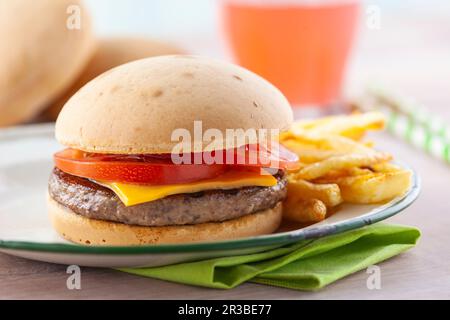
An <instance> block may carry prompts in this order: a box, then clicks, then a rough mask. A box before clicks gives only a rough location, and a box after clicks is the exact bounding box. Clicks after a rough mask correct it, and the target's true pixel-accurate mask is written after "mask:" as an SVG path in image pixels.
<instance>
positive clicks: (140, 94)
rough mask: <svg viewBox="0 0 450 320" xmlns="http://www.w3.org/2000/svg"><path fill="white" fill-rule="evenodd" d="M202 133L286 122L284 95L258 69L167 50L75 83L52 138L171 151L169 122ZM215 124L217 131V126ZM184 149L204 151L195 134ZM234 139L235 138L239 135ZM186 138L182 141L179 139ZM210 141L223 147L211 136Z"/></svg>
mask: <svg viewBox="0 0 450 320" xmlns="http://www.w3.org/2000/svg"><path fill="white" fill-rule="evenodd" d="M195 120H201V121H202V131H203V133H204V132H205V131H206V130H207V129H210V128H211V129H217V130H219V131H220V132H221V133H222V134H223V136H224V137H225V136H226V135H225V133H226V129H243V130H242V131H241V133H239V132H238V136H241V137H244V136H250V138H249V139H246V140H245V141H246V143H256V142H257V139H256V138H254V137H251V135H246V134H245V130H248V129H280V130H285V129H287V128H288V127H289V126H290V124H291V122H292V110H291V108H290V105H289V103H288V101H287V100H286V98H285V97H284V96H283V94H282V93H281V92H280V91H279V90H278V89H277V88H275V87H274V86H273V85H271V84H270V83H269V82H268V81H266V80H264V79H263V78H261V77H259V76H258V75H256V74H254V73H252V72H250V71H248V70H246V69H244V68H241V67H238V66H236V65H233V64H230V63H226V62H223V61H218V60H213V59H209V58H204V57H198V56H188V55H173V56H161V57H154V58H147V59H142V60H137V61H134V62H130V63H127V64H124V65H121V66H119V67H116V68H114V69H111V70H109V71H107V72H105V73H103V74H102V75H100V76H98V77H97V78H95V79H94V80H92V81H91V82H89V83H88V84H86V85H85V86H84V87H83V88H81V89H80V90H79V91H78V92H77V93H76V94H75V95H74V96H73V97H72V98H71V99H70V100H69V101H68V102H67V103H66V105H65V106H64V108H63V110H62V111H61V113H60V115H59V117H58V120H57V122H56V138H57V140H58V141H59V142H60V143H62V144H63V145H66V146H68V147H72V148H76V149H79V150H83V151H87V152H97V153H117V154H140V153H147V154H152V153H153V154H155V153H170V152H171V151H172V150H173V148H174V146H176V145H178V144H179V141H172V133H173V132H174V130H175V129H185V130H187V131H188V132H189V133H190V135H191V138H194V137H195V136H196V135H194V121H195ZM217 130H216V132H217ZM196 138H200V139H196V140H195V142H196V143H195V144H192V145H193V146H194V147H193V148H189V147H190V146H189V145H185V146H184V149H183V151H184V152H193V151H194V152H199V151H204V150H208V148H207V146H209V147H210V145H209V143H207V142H205V141H202V139H201V138H202V137H198V135H197V136H196ZM238 141H239V140H238ZM184 142H186V141H184ZM214 142H215V146H214V147H213V148H209V149H222V148H220V146H225V144H226V145H227V146H230V145H232V144H229V143H230V141H226V139H225V138H224V139H222V140H221V139H215V140H214Z"/></svg>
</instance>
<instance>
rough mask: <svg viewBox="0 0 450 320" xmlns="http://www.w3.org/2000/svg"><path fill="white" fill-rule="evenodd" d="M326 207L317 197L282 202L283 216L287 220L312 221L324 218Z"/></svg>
mask: <svg viewBox="0 0 450 320" xmlns="http://www.w3.org/2000/svg"><path fill="white" fill-rule="evenodd" d="M326 215H327V207H326V206H325V204H324V203H323V202H322V201H320V200H318V199H309V200H299V201H296V202H286V203H285V204H283V217H284V218H286V219H287V220H291V221H295V222H301V223H314V222H319V221H322V220H323V219H325V217H326Z"/></svg>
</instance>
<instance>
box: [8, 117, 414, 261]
mask: <svg viewBox="0 0 450 320" xmlns="http://www.w3.org/2000/svg"><path fill="white" fill-rule="evenodd" d="M44 126H47V127H48V128H49V129H50V128H53V127H52V126H48V125H38V126H28V130H27V131H28V132H30V131H32V130H30V128H29V127H35V128H36V127H37V128H39V129H40V130H42V129H44ZM14 131H15V132H16V133H17V132H18V130H17V131H16V130H14ZM43 131H45V130H42V131H41V132H43ZM28 132H27V133H28ZM402 166H403V167H405V168H406V169H409V170H411V172H412V173H413V174H412V184H411V188H410V189H409V190H408V192H406V193H405V194H404V195H403V196H401V197H398V198H396V199H394V200H392V201H390V202H388V203H386V204H384V205H381V206H380V207H377V208H375V209H373V210H371V211H369V212H368V213H367V214H364V215H361V216H359V217H357V218H352V219H348V220H344V221H341V222H336V223H332V224H328V225H320V226H317V227H314V225H312V226H310V227H307V228H304V229H298V230H294V231H289V232H282V233H276V234H269V235H263V236H257V237H250V238H242V239H237V240H228V241H217V242H201V243H188V244H167V245H143V246H81V245H76V244H70V243H68V244H64V243H41V242H29V241H4V240H0V249H10V250H26V251H41V252H54V253H75V254H76V253H79V254H104V255H108V254H125V255H126V254H158V253H160V254H161V253H188V252H199V251H214V250H236V249H245V248H255V247H270V246H277V245H279V246H281V245H286V244H288V243H292V242H296V241H299V240H304V239H313V238H319V237H323V236H327V235H331V234H336V233H340V232H344V231H348V230H352V229H357V228H360V227H363V226H365V225H369V224H373V223H376V222H379V221H382V220H385V219H387V218H389V217H391V216H393V215H395V214H397V213H399V212H401V211H402V210H404V209H406V208H407V207H409V206H410V205H411V204H412V203H413V202H414V201H415V200H416V199H417V197H418V195H419V193H420V185H421V182H420V178H419V176H418V175H417V173H416V172H415V170H413V169H411V168H409V167H408V166H405V165H403V164H402Z"/></svg>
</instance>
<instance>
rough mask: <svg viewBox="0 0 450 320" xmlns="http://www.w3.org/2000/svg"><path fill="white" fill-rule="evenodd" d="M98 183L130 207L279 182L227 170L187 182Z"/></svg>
mask: <svg viewBox="0 0 450 320" xmlns="http://www.w3.org/2000/svg"><path fill="white" fill-rule="evenodd" d="M96 183H98V184H100V185H102V186H105V187H107V188H109V189H111V190H112V191H113V192H114V193H115V194H116V195H117V196H118V197H119V198H120V200H121V201H122V202H123V203H124V204H125V206H127V207H128V206H133V205H136V204H140V203H145V202H150V201H154V200H158V199H161V198H164V197H167V196H170V195H174V194H180V193H195V192H200V191H205V190H212V189H216V190H217V189H222V190H226V189H236V188H242V187H249V186H259V187H271V186H274V185H276V184H277V179H276V178H274V177H273V176H271V175H270V174H263V175H261V174H259V173H253V172H227V173H225V174H223V175H221V176H219V177H216V178H213V179H208V180H201V181H196V182H192V183H186V184H173V185H159V186H145V185H136V184H126V183H118V182H101V181H96Z"/></svg>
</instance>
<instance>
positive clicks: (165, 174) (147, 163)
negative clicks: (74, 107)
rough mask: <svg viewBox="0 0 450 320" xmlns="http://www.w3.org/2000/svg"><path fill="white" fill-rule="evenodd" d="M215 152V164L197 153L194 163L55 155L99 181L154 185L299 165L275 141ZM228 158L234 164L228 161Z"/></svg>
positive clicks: (59, 163) (62, 165) (62, 164)
mask: <svg viewBox="0 0 450 320" xmlns="http://www.w3.org/2000/svg"><path fill="white" fill-rule="evenodd" d="M216 152H223V158H222V159H223V161H222V162H220V163H212V164H207V163H204V157H200V160H201V162H202V163H201V164H195V163H194V160H196V157H195V155H194V154H191V155H190V158H191V162H192V164H174V163H173V162H172V158H171V155H170V154H159V155H148V154H146V155H113V154H97V153H87V152H83V151H79V150H75V149H66V150H63V151H60V152H58V153H56V154H55V155H54V159H55V165H56V167H58V168H59V169H60V170H62V171H64V172H66V173H69V174H72V175H75V176H79V177H83V178H88V179H93V180H99V181H111V182H125V183H136V184H153V185H161V184H180V183H188V182H194V181H199V180H204V179H211V178H214V177H217V176H219V175H220V174H222V173H224V172H225V171H226V170H246V171H248V170H252V171H254V170H258V171H259V169H260V168H263V167H266V168H267V167H269V168H275V169H287V170H291V169H296V168H298V157H297V155H295V154H293V153H292V152H290V151H288V150H286V149H285V148H283V147H281V146H280V145H278V144H277V145H272V146H271V148H270V149H269V148H263V147H261V146H259V145H248V146H244V147H241V148H237V149H233V150H229V151H213V152H212V153H209V155H210V156H211V157H212V158H214V155H215V154H216ZM227 153H228V154H229V157H228V158H227ZM203 156H205V155H203ZM197 159H198V158H197ZM227 159H228V161H231V164H230V162H228V161H226V160H227ZM230 159H231V160H230Z"/></svg>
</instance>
